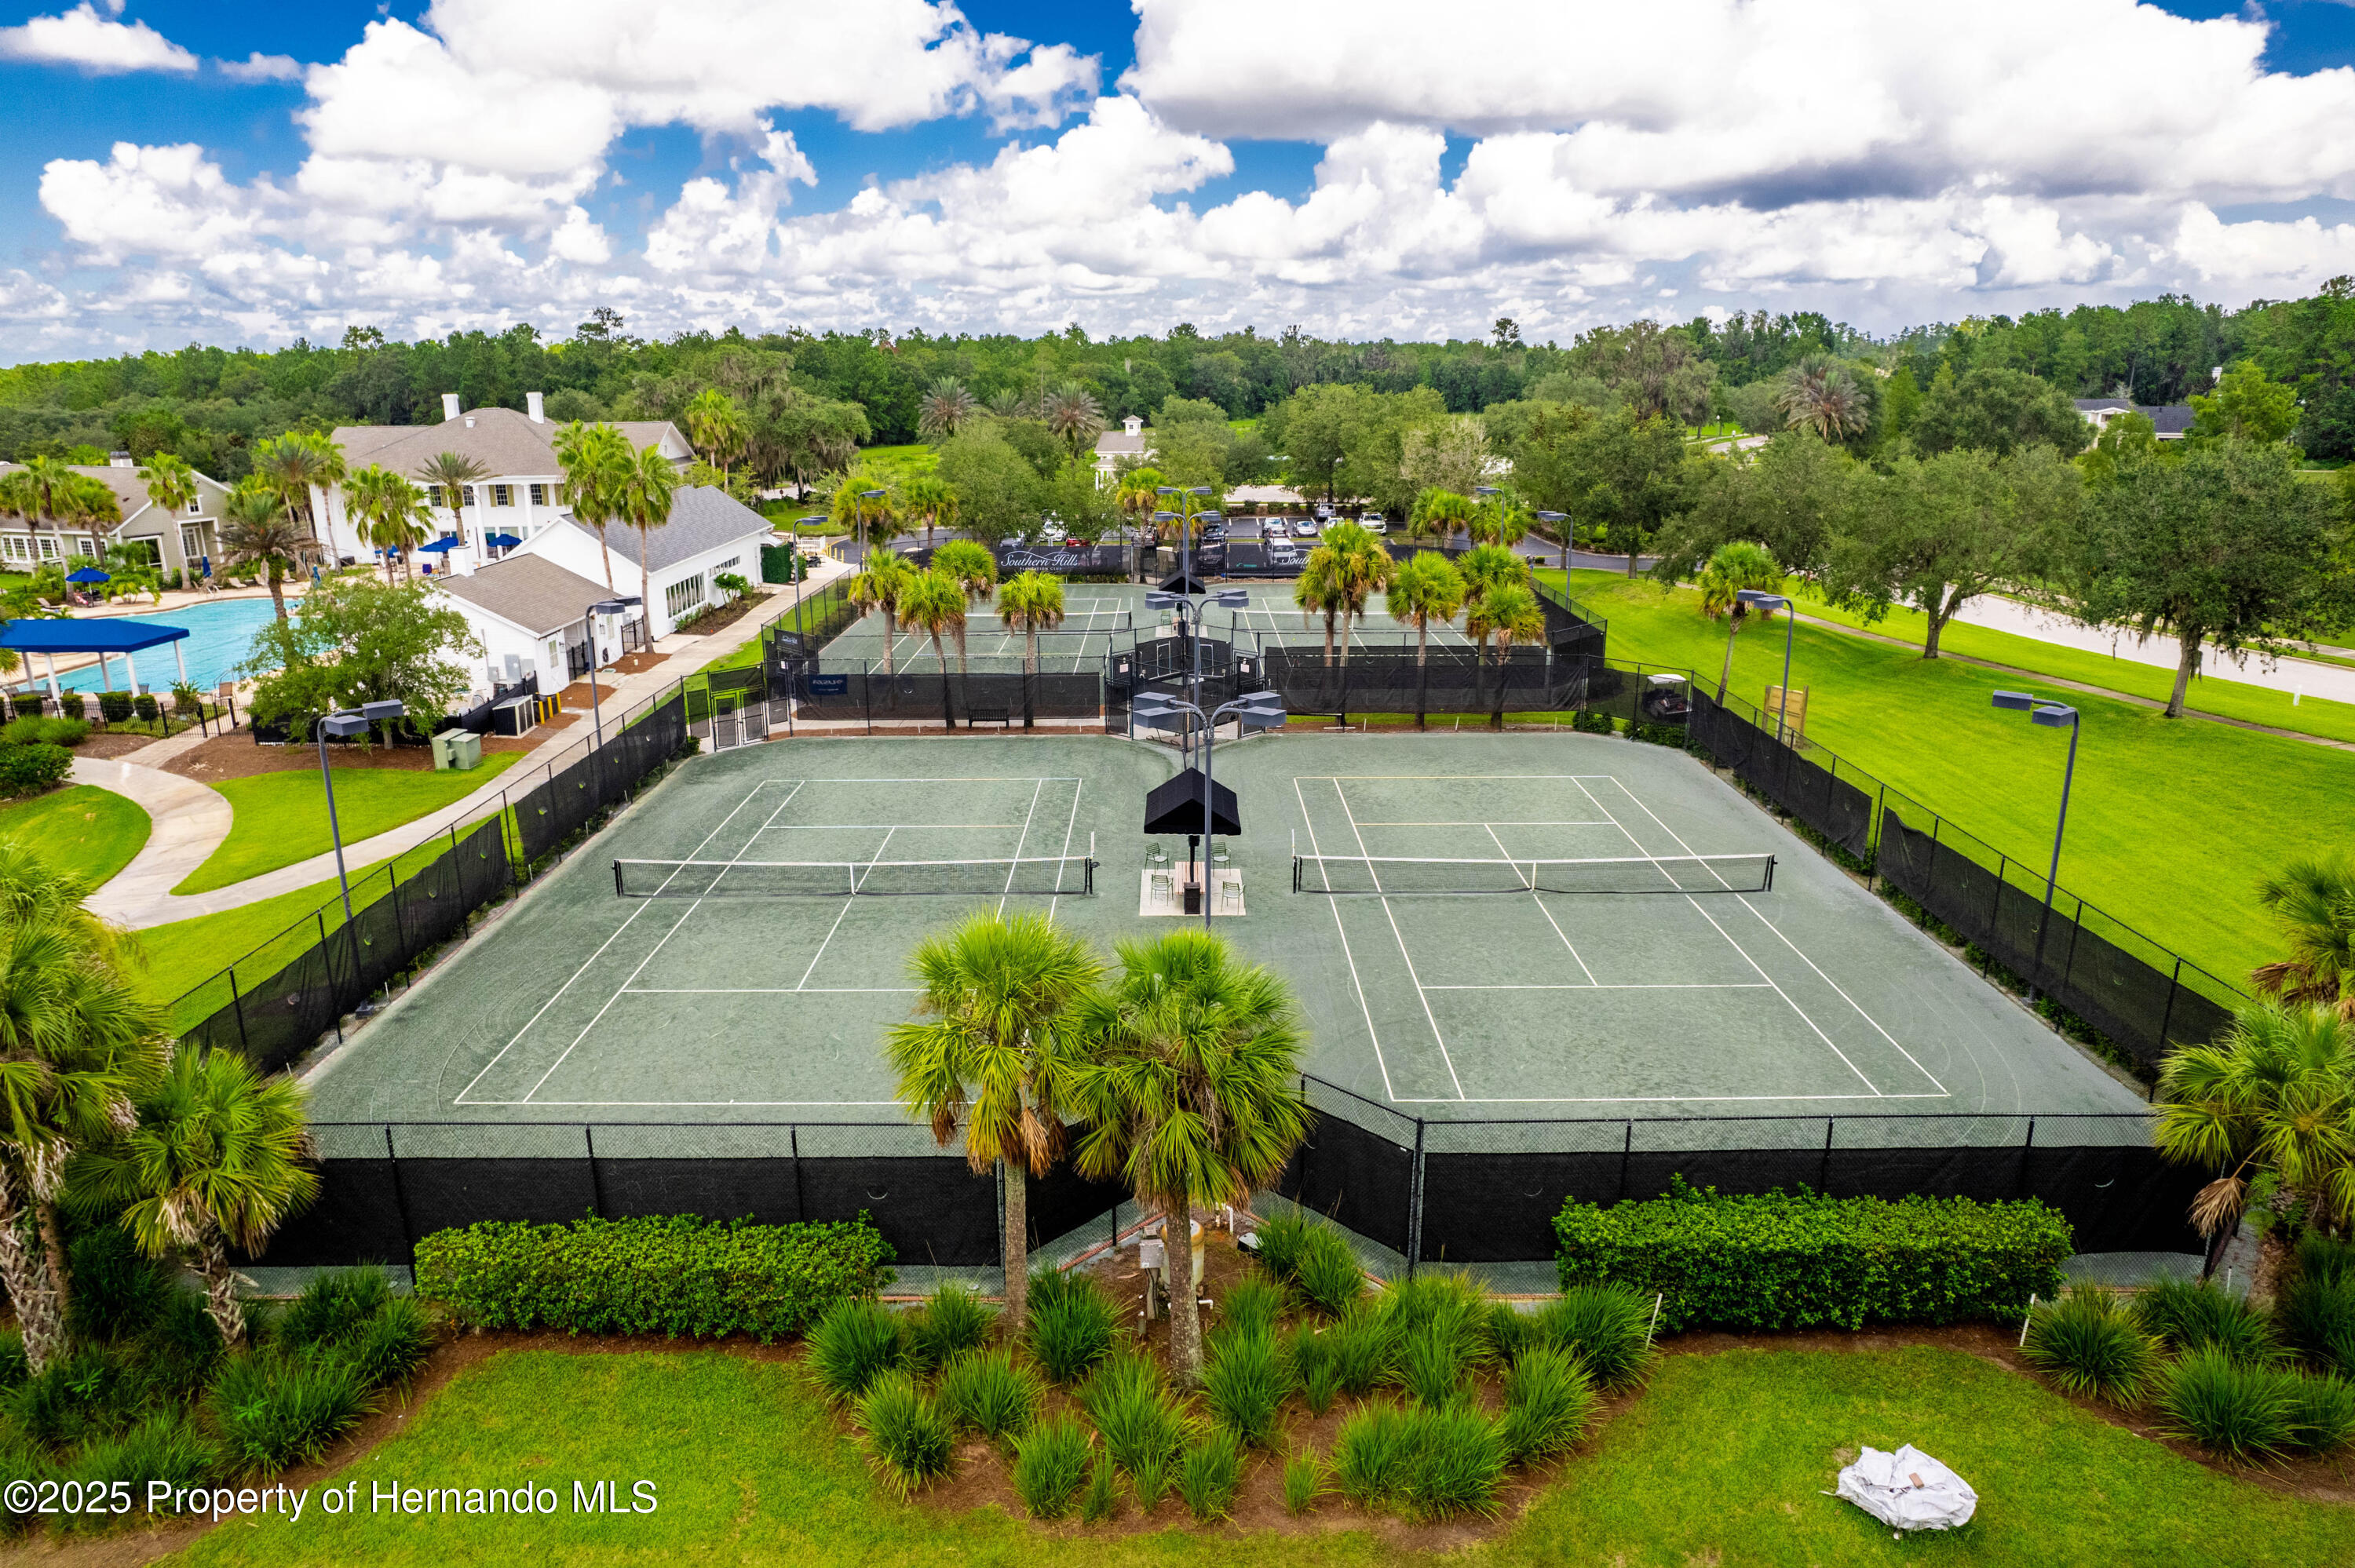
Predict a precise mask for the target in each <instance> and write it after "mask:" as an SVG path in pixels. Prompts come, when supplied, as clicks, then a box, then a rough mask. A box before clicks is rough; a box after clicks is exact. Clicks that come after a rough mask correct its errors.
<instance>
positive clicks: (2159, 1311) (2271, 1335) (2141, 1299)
mask: <svg viewBox="0 0 2355 1568" xmlns="http://www.w3.org/2000/svg"><path fill="white" fill-rule="evenodd" d="M2134 1315H2135V1321H2136V1322H2137V1323H2139V1324H2140V1325H2141V1326H2142V1331H2143V1332H2144V1333H2146V1334H2148V1335H2149V1336H2151V1338H2153V1339H2155V1340H2158V1341H2160V1342H2161V1343H2162V1344H2165V1345H2166V1346H2168V1347H2169V1349H2170V1350H2173V1351H2177V1352H2179V1353H2180V1352H2182V1351H2194V1350H2198V1349H2200V1348H2201V1347H2202V1346H2207V1345H2213V1346H2214V1347H2215V1348H2216V1349H2218V1350H2220V1351H2223V1352H2224V1353H2225V1354H2226V1355H2228V1356H2230V1357H2232V1359H2233V1360H2234V1361H2238V1362H2240V1363H2241V1364H2242V1365H2243V1366H2252V1367H2257V1366H2271V1365H2273V1364H2274V1363H2275V1362H2277V1361H2280V1360H2281V1359H2282V1355H2283V1351H2282V1346H2281V1341H2280V1340H2279V1339H2278V1338H2277V1337H2276V1336H2275V1332H2274V1325H2273V1321H2272V1319H2270V1318H2268V1317H2267V1316H2266V1315H2265V1314H2264V1312H2263V1311H2262V1310H2260V1309H2259V1308H2256V1307H2254V1306H2252V1305H2250V1304H2249V1303H2248V1302H2246V1301H2244V1300H2243V1299H2241V1298H2238V1297H2235V1296H2228V1295H2226V1294H2225V1293H2224V1292H2223V1291H2222V1290H2220V1289H2218V1288H2216V1287H2214V1286H2212V1285H2208V1284H2204V1283H2195V1282H2193V1281H2191V1280H2188V1279H2168V1280H2162V1281H2160V1282H2159V1283H2158V1284H2157V1285H2153V1286H2150V1287H2147V1288H2145V1289H2144V1290H2143V1291H2142V1292H2141V1293H2140V1294H2139V1295H2137V1297H2136V1298H2135V1303H2134Z"/></svg>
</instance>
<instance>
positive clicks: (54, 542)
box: [40, 534, 58, 561]
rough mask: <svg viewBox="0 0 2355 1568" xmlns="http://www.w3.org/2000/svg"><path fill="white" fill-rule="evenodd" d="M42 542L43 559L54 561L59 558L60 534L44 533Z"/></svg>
mask: <svg viewBox="0 0 2355 1568" xmlns="http://www.w3.org/2000/svg"><path fill="white" fill-rule="evenodd" d="M40 544H41V559H43V560H45V561H54V560H56V559H57V558H58V536H57V535H54V534H44V535H41V539H40Z"/></svg>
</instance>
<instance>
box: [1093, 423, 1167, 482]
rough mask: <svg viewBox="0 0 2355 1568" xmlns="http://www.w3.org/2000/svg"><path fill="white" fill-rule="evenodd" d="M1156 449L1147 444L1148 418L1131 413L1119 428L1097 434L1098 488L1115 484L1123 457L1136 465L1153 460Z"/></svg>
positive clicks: (1130, 464) (1132, 465) (1130, 463)
mask: <svg viewBox="0 0 2355 1568" xmlns="http://www.w3.org/2000/svg"><path fill="white" fill-rule="evenodd" d="M1154 450H1155V449H1154V448H1153V447H1151V446H1149V445H1147V444H1146V434H1145V421H1144V420H1142V419H1140V418H1137V417H1136V416H1135V415H1134V414H1131V415H1130V416H1129V417H1128V418H1125V419H1123V420H1122V421H1121V422H1120V429H1117V430H1106V431H1105V432H1104V433H1103V435H1100V436H1098V437H1097V438H1096V488H1097V489H1098V490H1109V489H1111V488H1112V486H1113V484H1114V482H1116V481H1117V480H1118V479H1119V477H1120V463H1121V460H1122V459H1124V458H1125V459H1127V460H1129V466H1130V467H1132V468H1134V467H1135V466H1136V465H1137V464H1138V463H1144V462H1150V461H1153V454H1154Z"/></svg>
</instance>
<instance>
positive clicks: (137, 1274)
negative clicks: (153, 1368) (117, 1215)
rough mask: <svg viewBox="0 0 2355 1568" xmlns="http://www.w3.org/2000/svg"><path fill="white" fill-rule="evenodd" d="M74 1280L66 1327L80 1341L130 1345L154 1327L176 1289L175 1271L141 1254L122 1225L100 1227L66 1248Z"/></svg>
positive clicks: (86, 1233) (78, 1238) (83, 1234)
mask: <svg viewBox="0 0 2355 1568" xmlns="http://www.w3.org/2000/svg"><path fill="white" fill-rule="evenodd" d="M66 1266H67V1267H68V1268H69V1270H70V1271H71V1273H72V1277H73V1297H72V1300H71V1304H70V1306H69V1308H68V1310H67V1327H68V1328H69V1330H72V1333H73V1337H74V1338H75V1339H77V1340H105V1341H107V1342H110V1343H112V1342H113V1341H115V1340H128V1339H131V1338H133V1337H134V1336H135V1335H137V1334H138V1333H139V1332H140V1331H141V1330H144V1329H145V1328H146V1327H147V1326H148V1325H149V1324H150V1323H153V1322H154V1321H155V1319H156V1318H157V1316H158V1315H159V1314H161V1313H162V1312H163V1310H164V1306H165V1301H166V1300H167V1299H168V1298H170V1296H171V1294H172V1292H173V1290H174V1289H175V1288H176V1287H175V1286H174V1284H173V1272H174V1271H173V1270H172V1269H170V1268H168V1267H166V1266H164V1265H163V1264H161V1263H158V1262H157V1261H155V1259H154V1258H151V1257H149V1256H148V1255H146V1254H144V1253H143V1252H141V1251H140V1250H139V1247H138V1244H137V1243H135V1242H133V1240H132V1239H131V1236H130V1234H129V1233H128V1232H126V1231H124V1230H123V1228H122V1227H121V1226H120V1225H98V1226H94V1227H92V1228H91V1229H90V1230H87V1231H84V1232H82V1233H81V1234H80V1235H78V1236H76V1237H74V1238H73V1240H72V1241H71V1242H70V1243H69V1244H68V1245H67V1248H66Z"/></svg>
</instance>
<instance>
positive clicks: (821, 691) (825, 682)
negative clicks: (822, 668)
mask: <svg viewBox="0 0 2355 1568" xmlns="http://www.w3.org/2000/svg"><path fill="white" fill-rule="evenodd" d="M809 689H810V695H811V696H814V697H841V696H847V695H849V694H850V677H849V676H847V675H812V676H811V677H810V678H809Z"/></svg>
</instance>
